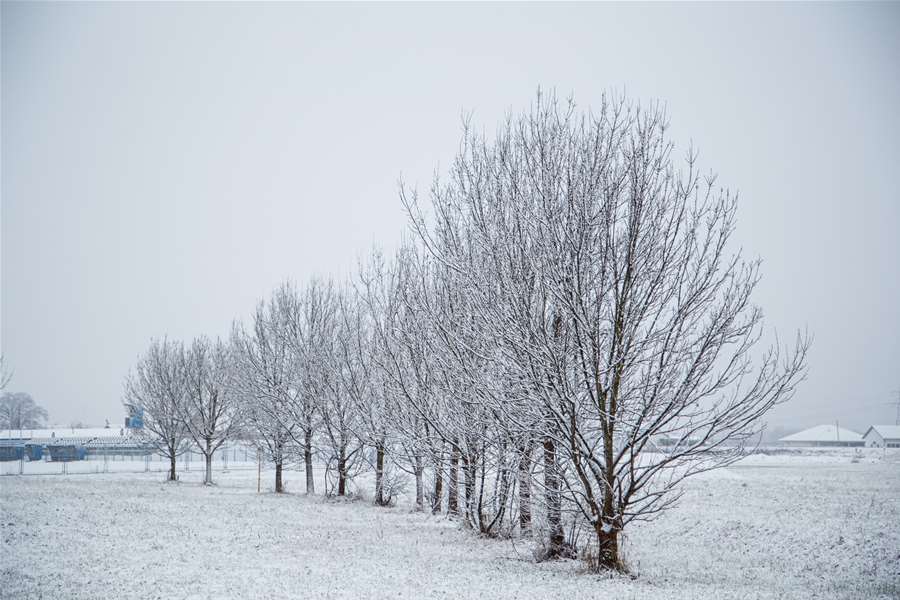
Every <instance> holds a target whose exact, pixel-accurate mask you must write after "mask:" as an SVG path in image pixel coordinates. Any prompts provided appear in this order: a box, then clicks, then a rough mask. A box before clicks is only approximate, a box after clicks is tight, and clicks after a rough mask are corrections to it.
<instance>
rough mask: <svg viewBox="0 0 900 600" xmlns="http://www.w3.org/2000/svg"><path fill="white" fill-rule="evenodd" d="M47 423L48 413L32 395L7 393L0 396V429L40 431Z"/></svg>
mask: <svg viewBox="0 0 900 600" xmlns="http://www.w3.org/2000/svg"><path fill="white" fill-rule="evenodd" d="M0 383H2V382H0ZM46 421H47V411H46V410H45V409H44V408H43V407H42V406H40V405H39V404H37V403H36V402H35V401H34V398H32V397H31V394H26V393H25V392H5V393H4V394H2V395H0V429H10V430H12V429H38V428H41V427H43V426H44V423H45V422H46Z"/></svg>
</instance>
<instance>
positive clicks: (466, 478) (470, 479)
mask: <svg viewBox="0 0 900 600" xmlns="http://www.w3.org/2000/svg"><path fill="white" fill-rule="evenodd" d="M462 463H463V489H464V491H465V498H466V523H468V524H469V525H470V526H472V527H478V526H479V525H480V523H474V522H473V519H474V514H475V507H474V505H473V503H474V495H475V494H474V492H475V469H476V465H475V461H474V460H471V459H470V458H469V456H468V455H467V454H466V453H463V455H462Z"/></svg>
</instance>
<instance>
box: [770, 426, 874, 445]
mask: <svg viewBox="0 0 900 600" xmlns="http://www.w3.org/2000/svg"><path fill="white" fill-rule="evenodd" d="M778 441H779V442H861V441H862V436H861V435H860V434H858V433H856V432H855V431H850V430H849V429H844V428H843V427H838V426H837V425H818V426H816V427H810V428H809V429H804V430H803V431H798V432H797V433H794V434H792V435H788V436H785V437H783V438H781V439H780V440H778Z"/></svg>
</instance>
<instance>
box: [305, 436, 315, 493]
mask: <svg viewBox="0 0 900 600" xmlns="http://www.w3.org/2000/svg"><path fill="white" fill-rule="evenodd" d="M304 441H305V442H306V443H305V444H304V447H303V462H304V463H305V464H306V493H307V494H310V495H311V494H315V493H316V480H315V479H314V478H313V464H312V430H309V429H307V430H306V439H305V440H304Z"/></svg>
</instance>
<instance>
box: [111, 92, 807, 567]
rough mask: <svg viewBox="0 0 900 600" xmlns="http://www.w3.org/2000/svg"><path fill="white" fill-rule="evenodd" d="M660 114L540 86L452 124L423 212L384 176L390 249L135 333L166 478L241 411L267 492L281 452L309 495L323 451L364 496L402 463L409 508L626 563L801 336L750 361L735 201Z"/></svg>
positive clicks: (745, 427)
mask: <svg viewBox="0 0 900 600" xmlns="http://www.w3.org/2000/svg"><path fill="white" fill-rule="evenodd" d="M666 128H667V120H666V117H665V114H664V113H663V111H662V109H661V108H660V107H658V106H656V105H651V106H649V107H640V106H638V105H636V104H632V103H630V102H628V101H627V100H625V99H623V98H604V100H603V101H602V103H601V104H600V106H598V107H595V110H594V111H593V112H588V113H584V112H579V111H578V110H577V109H576V106H575V104H574V102H572V101H569V102H558V101H557V100H556V99H555V98H554V97H552V96H551V97H546V96H542V95H540V94H539V95H538V98H537V100H536V102H535V104H534V105H533V106H532V107H531V109H530V110H529V111H527V112H526V113H525V114H522V115H520V116H518V117H512V116H511V117H509V118H508V119H507V121H506V122H505V123H504V124H503V125H502V126H501V127H500V128H499V130H498V132H497V134H496V136H495V137H494V138H493V139H487V138H486V137H485V136H484V135H479V134H478V133H477V132H476V131H475V129H474V128H472V127H471V126H470V125H469V124H468V123H466V125H465V130H464V135H463V143H462V144H461V147H460V151H459V153H458V155H457V157H456V160H455V162H454V163H453V165H452V168H451V169H450V172H449V175H448V176H447V177H446V178H444V179H436V180H435V182H434V184H433V186H432V188H431V190H430V194H429V196H430V197H429V201H428V202H425V201H422V200H421V199H420V198H419V196H418V194H417V193H416V192H415V191H414V190H409V189H407V188H406V187H405V186H401V199H402V202H403V206H404V207H405V209H406V211H407V212H408V214H409V217H410V224H411V232H412V235H411V237H410V238H409V239H407V240H405V241H404V243H403V244H402V245H401V247H400V249H399V250H398V251H397V252H396V253H395V254H394V255H391V256H384V255H382V254H381V253H379V252H373V253H372V255H371V256H370V257H369V258H368V259H367V260H365V261H362V262H361V263H360V265H359V267H358V269H357V270H356V272H355V273H354V275H353V276H352V277H351V278H350V280H349V281H347V282H346V283H341V284H337V283H334V282H329V281H321V280H314V281H312V282H310V283H309V284H307V285H305V286H304V287H302V288H298V287H295V286H293V285H290V284H284V285H283V286H281V287H280V288H278V289H277V290H275V292H274V293H273V294H272V296H271V297H270V298H269V299H267V300H264V301H262V302H261V303H260V304H259V307H258V308H257V310H256V312H255V314H254V315H253V318H252V320H251V321H250V322H249V323H248V324H247V325H246V326H245V325H243V324H236V325H235V326H234V328H233V331H232V336H231V339H230V340H229V341H228V343H227V344H225V343H222V342H210V341H206V340H199V341H197V342H195V343H194V344H193V345H192V346H191V347H189V348H184V347H182V346H181V345H179V344H174V343H172V342H168V341H163V342H157V343H154V345H153V346H152V347H151V349H150V351H149V352H148V353H147V355H146V356H145V357H144V358H142V361H141V364H140V365H139V367H138V369H137V370H136V373H135V374H134V375H133V376H132V377H131V378H130V379H129V384H128V386H127V388H128V395H129V398H130V400H129V401H134V402H139V403H140V404H141V405H142V406H146V407H147V409H148V412H150V413H153V414H155V411H159V414H161V415H168V417H165V418H154V419H153V420H152V427H153V428H155V429H154V431H155V432H156V433H157V437H158V439H159V440H161V443H160V451H161V452H163V453H166V454H167V455H168V456H172V457H173V458H172V460H173V469H174V456H175V454H176V453H177V452H178V449H179V446H178V444H179V443H180V441H179V440H181V439H187V438H188V437H189V438H190V439H192V440H193V441H194V443H195V444H197V445H198V446H199V447H200V448H201V450H203V449H206V450H210V449H212V450H214V449H215V447H216V445H217V444H218V443H221V440H222V439H224V438H225V437H227V436H228V435H229V428H230V427H231V425H232V424H235V423H238V422H240V423H241V424H242V425H243V427H244V430H245V431H249V432H250V433H249V434H248V435H249V436H250V437H252V438H253V439H254V440H256V441H257V443H259V444H260V445H261V446H262V447H263V448H264V449H265V452H266V454H267V455H268V456H269V458H271V460H272V461H273V462H274V463H275V465H276V490H278V491H281V490H282V482H281V472H282V468H283V466H284V465H286V464H290V463H292V462H294V461H296V462H301V461H302V463H303V464H304V465H305V471H306V490H307V492H310V493H312V492H314V491H315V483H314V481H313V461H314V457H316V456H318V457H320V458H321V459H322V460H323V461H324V462H325V464H326V465H327V470H328V472H333V473H334V474H335V477H336V493H337V494H345V493H347V491H348V485H350V483H351V481H352V480H353V478H354V475H355V474H356V473H358V472H359V470H360V469H362V468H364V467H365V466H366V465H368V464H370V463H371V465H370V467H371V469H372V470H373V471H374V475H375V494H374V498H375V502H376V503H378V504H387V503H390V502H391V499H392V496H393V495H395V493H396V489H397V488H396V486H395V484H394V482H395V481H396V477H393V476H391V475H390V473H391V472H393V473H396V472H397V471H399V472H405V473H408V474H409V475H410V476H411V477H412V478H413V480H414V481H415V496H414V498H415V500H414V503H415V506H416V507H417V508H418V509H420V510H425V509H426V508H429V509H430V510H432V511H434V512H441V511H443V510H446V511H447V512H448V513H450V514H452V515H459V517H460V518H461V519H462V520H463V521H464V522H465V523H467V524H468V525H469V526H471V527H472V528H473V529H475V530H476V531H478V532H480V533H481V534H484V535H500V534H503V535H507V534H519V535H528V534H530V533H531V532H532V530H533V529H535V530H536V532H537V530H539V533H540V536H539V537H540V538H541V539H542V541H543V551H542V554H543V556H545V557H555V556H565V555H572V554H573V553H574V551H575V548H574V547H573V546H574V544H573V542H574V540H575V537H576V535H575V534H574V533H573V532H577V531H581V530H582V529H586V530H587V531H590V532H591V535H590V537H589V541H588V542H587V543H586V544H584V547H585V549H586V551H587V552H589V553H591V556H592V561H593V564H594V565H595V566H596V567H597V568H609V569H620V568H622V565H623V563H622V560H621V556H620V551H619V537H620V534H621V532H622V531H623V530H624V529H625V527H626V526H627V525H628V524H629V523H631V522H634V521H640V520H647V519H651V518H654V517H655V516H656V515H658V514H659V513H661V512H662V511H664V510H665V509H666V508H667V507H669V506H671V505H672V503H673V502H675V501H676V500H677V499H678V497H679V484H680V483H681V482H682V481H683V480H684V479H685V478H686V477H689V476H691V475H694V474H697V473H701V472H704V471H707V470H709V469H712V468H716V467H721V466H724V465H728V464H730V463H731V462H733V461H734V460H736V459H737V458H739V457H740V456H741V455H742V452H743V450H744V447H745V445H746V444H747V443H752V440H753V439H754V436H755V435H757V434H758V433H759V430H760V427H761V417H762V416H763V415H764V414H765V413H766V412H767V411H768V410H769V409H771V408H772V407H773V406H774V405H776V404H777V403H779V402H782V401H784V400H786V399H787V398H789V397H790V395H791V394H792V392H793V390H794V389H795V386H796V385H797V383H798V382H799V381H800V380H801V379H802V377H803V374H804V363H805V355H806V350H807V348H808V340H807V338H806V337H804V336H799V335H798V337H797V340H796V344H795V345H793V347H792V348H786V347H782V346H781V345H779V344H778V343H777V340H776V342H775V343H774V344H773V345H772V346H771V347H769V348H768V349H766V350H764V351H762V352H755V349H756V348H757V347H758V346H759V344H758V342H760V340H761V339H762V337H763V333H764V332H763V329H762V325H763V323H762V313H761V311H760V309H759V308H757V307H756V306H754V305H753V304H752V301H751V296H752V292H753V290H754V287H755V286H756V284H757V282H758V280H759V271H758V269H759V262H758V261H755V260H746V259H744V258H743V257H742V255H741V253H740V251H739V250H738V249H737V248H736V247H735V243H734V242H733V240H732V239H731V238H732V233H733V231H734V227H735V213H736V207H737V204H736V198H735V197H734V196H733V195H731V194H730V193H729V192H727V191H725V190H723V189H721V188H719V187H717V185H716V183H715V178H714V177H712V176H709V175H707V176H702V175H701V174H700V172H699V170H698V167H697V162H696V158H697V157H696V154H695V153H694V152H693V151H689V152H688V153H687V154H686V156H685V157H684V159H677V158H676V157H675V155H674V146H673V144H672V143H671V141H669V139H668V138H667V135H666ZM170 355H171V358H170ZM154 403H162V405H161V406H160V407H158V404H154ZM225 406H227V407H228V408H224V407H225ZM176 407H184V408H176ZM661 440H666V444H665V445H664V446H663V445H662V444H661V443H660V442H661ZM204 451H205V450H204ZM207 456H208V457H209V455H207ZM208 461H209V458H208ZM208 464H209V463H208ZM173 475H174V472H173ZM567 532H569V533H568V534H567Z"/></svg>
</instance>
